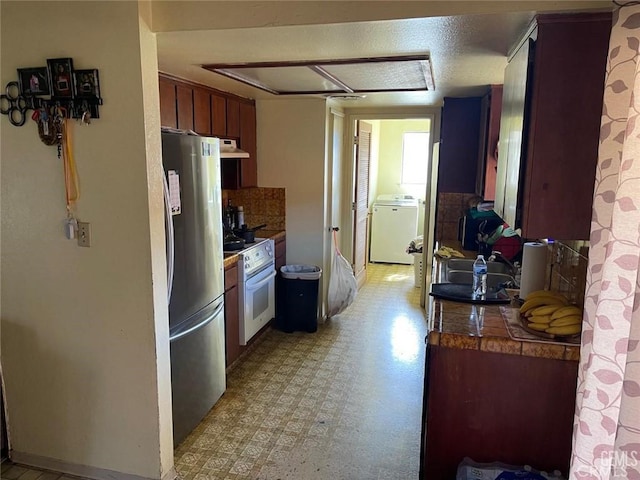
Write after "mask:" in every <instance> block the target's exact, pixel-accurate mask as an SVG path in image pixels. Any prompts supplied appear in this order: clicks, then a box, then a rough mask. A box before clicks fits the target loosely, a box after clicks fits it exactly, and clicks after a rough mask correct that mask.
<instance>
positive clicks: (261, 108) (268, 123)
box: [256, 98, 329, 266]
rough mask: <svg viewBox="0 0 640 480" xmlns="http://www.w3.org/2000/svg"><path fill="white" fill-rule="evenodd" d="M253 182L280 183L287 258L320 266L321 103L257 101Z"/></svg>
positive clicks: (324, 113) (323, 235) (322, 224)
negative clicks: (256, 156)
mask: <svg viewBox="0 0 640 480" xmlns="http://www.w3.org/2000/svg"><path fill="white" fill-rule="evenodd" d="M256 111H257V123H258V127H257V128H258V152H259V159H258V185H260V186H261V187H284V188H286V199H287V206H286V215H287V224H286V231H287V263H288V264H297V263H302V264H311V265H319V266H323V252H324V248H323V245H324V242H325V241H326V238H327V237H328V236H329V233H328V232H327V231H325V228H324V227H325V216H324V212H325V206H324V204H325V192H324V187H325V156H326V155H325V143H326V131H325V130H326V128H327V121H326V120H327V111H326V102H325V100H323V99H318V98H304V99H301V98H295V99H281V98H278V99H273V100H271V99H268V100H258V101H257V105H256Z"/></svg>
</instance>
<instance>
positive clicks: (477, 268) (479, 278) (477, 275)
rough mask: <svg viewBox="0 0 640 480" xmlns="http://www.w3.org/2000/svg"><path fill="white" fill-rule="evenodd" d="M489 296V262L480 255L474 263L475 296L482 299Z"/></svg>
mask: <svg viewBox="0 0 640 480" xmlns="http://www.w3.org/2000/svg"><path fill="white" fill-rule="evenodd" d="M486 294H487V262H486V261H485V259H484V255H478V258H476V261H475V262H473V296H474V297H482V296H485V295H486Z"/></svg>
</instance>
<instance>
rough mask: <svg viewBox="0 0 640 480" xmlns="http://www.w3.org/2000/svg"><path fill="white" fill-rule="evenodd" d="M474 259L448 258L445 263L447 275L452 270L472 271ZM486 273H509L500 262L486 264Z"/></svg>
mask: <svg viewBox="0 0 640 480" xmlns="http://www.w3.org/2000/svg"><path fill="white" fill-rule="evenodd" d="M475 261H476V260H475V258H450V259H449V260H447V263H446V271H447V275H448V274H449V272H450V271H452V270H463V271H466V272H472V271H473V262H475ZM487 272H488V273H489V274H491V273H504V274H508V273H509V266H508V265H506V264H504V263H501V262H487Z"/></svg>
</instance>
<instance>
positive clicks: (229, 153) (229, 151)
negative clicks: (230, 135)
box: [220, 138, 249, 158]
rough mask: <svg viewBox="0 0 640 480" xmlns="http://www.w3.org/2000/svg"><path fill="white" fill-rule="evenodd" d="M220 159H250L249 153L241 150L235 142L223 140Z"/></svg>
mask: <svg viewBox="0 0 640 480" xmlns="http://www.w3.org/2000/svg"><path fill="white" fill-rule="evenodd" d="M220 158H249V152H245V151H244V150H240V149H239V148H238V145H237V142H236V141H235V140H227V139H225V138H221V139H220Z"/></svg>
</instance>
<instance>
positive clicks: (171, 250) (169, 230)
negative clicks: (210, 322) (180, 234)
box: [162, 173, 175, 303]
mask: <svg viewBox="0 0 640 480" xmlns="http://www.w3.org/2000/svg"><path fill="white" fill-rule="evenodd" d="M162 180H163V183H162V186H163V191H164V210H165V224H166V235H167V246H166V248H167V303H169V301H170V300H171V290H172V289H173V272H174V269H175V263H174V261H175V240H174V232H173V217H172V215H171V199H170V197H169V184H168V183H167V176H166V175H165V174H164V173H163V174H162Z"/></svg>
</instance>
